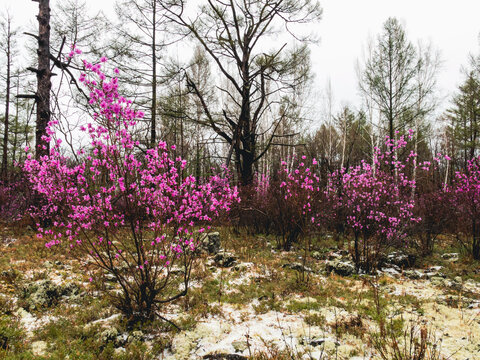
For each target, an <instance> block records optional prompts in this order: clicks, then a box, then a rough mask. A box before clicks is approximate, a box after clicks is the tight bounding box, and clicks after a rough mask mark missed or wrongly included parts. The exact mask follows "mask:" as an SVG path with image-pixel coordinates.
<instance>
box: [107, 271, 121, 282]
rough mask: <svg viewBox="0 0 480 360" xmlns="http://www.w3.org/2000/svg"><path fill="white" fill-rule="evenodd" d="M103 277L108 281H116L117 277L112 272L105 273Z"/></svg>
mask: <svg viewBox="0 0 480 360" xmlns="http://www.w3.org/2000/svg"><path fill="white" fill-rule="evenodd" d="M104 277H105V280H106V281H110V282H117V281H118V280H117V277H116V276H115V275H113V274H112V273H106V274H105V275H104Z"/></svg>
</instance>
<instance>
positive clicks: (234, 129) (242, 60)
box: [161, 0, 322, 185]
mask: <svg viewBox="0 0 480 360" xmlns="http://www.w3.org/2000/svg"><path fill="white" fill-rule="evenodd" d="M161 4H162V7H163V9H164V10H165V14H166V16H167V17H168V19H169V20H170V21H171V22H173V23H174V24H176V25H177V26H178V27H177V28H178V30H179V32H180V33H181V34H182V35H185V36H186V35H190V36H191V37H192V38H193V39H194V40H195V41H197V42H198V43H199V44H200V45H201V46H202V47H203V48H204V49H205V51H206V52H207V54H208V55H209V56H210V58H211V59H212V60H213V63H214V64H215V65H216V67H217V70H218V75H219V77H220V80H219V83H220V85H218V88H219V91H220V93H221V94H223V96H225V97H226V98H227V99H228V101H227V102H224V103H223V105H222V108H221V109H219V110H218V111H217V109H215V108H214V107H212V106H211V105H210V104H209V103H208V102H207V101H206V100H205V97H204V94H203V93H202V91H201V89H200V88H199V87H198V84H197V83H196V82H195V81H194V80H193V79H192V78H191V77H188V76H187V84H188V86H189V88H190V89H191V91H193V92H194V93H195V94H196V96H197V97H198V98H199V99H200V102H201V104H202V107H203V112H204V113H205V115H206V120H205V121H203V122H202V124H203V125H206V126H208V127H210V128H211V129H213V130H214V131H215V132H216V133H217V134H218V135H219V136H220V137H221V138H223V140H224V141H225V142H226V143H227V144H228V146H229V149H230V150H229V152H228V155H227V163H229V162H230V160H231V159H232V158H233V159H234V163H235V167H236V172H237V175H238V178H239V181H240V182H241V183H242V184H243V185H248V184H250V183H251V182H252V181H253V175H254V164H255V163H256V162H257V161H258V160H259V159H260V158H261V157H262V156H264V155H265V153H266V152H267V151H268V149H269V148H270V146H271V144H272V143H273V140H274V139H275V138H276V136H278V134H277V129H278V126H279V124H280V121H281V116H280V117H277V118H276V119H274V120H273V122H272V123H271V124H270V126H269V131H268V134H262V131H261V130H260V123H261V119H262V118H263V117H264V115H265V114H266V113H267V112H268V111H270V110H272V109H273V108H274V107H275V105H277V104H278V102H279V100H280V99H281V97H282V95H285V94H286V93H289V91H291V89H294V88H295V87H297V86H298V84H300V83H302V82H305V81H307V80H308V78H309V73H306V72H305V73H302V74H299V73H298V71H296V70H298V68H299V66H298V64H299V63H302V62H306V61H308V60H309V51H308V48H307V45H306V43H305V42H307V41H309V40H312V37H311V36H300V35H298V34H296V35H295V34H293V33H292V32H291V27H293V26H294V24H297V25H298V24H308V23H311V22H314V21H317V20H319V19H320V17H321V13H322V10H321V8H320V5H319V3H318V2H317V1H310V0H300V1H299V0H249V1H239V0H231V1H218V0H207V1H205V2H203V3H202V6H201V7H200V11H199V12H198V13H197V14H196V15H195V16H193V17H192V16H191V15H188V11H186V5H185V1H173V0H171V1H163V2H162V3H161ZM279 34H283V35H289V34H290V35H292V37H293V38H294V39H297V40H301V41H304V43H303V44H302V46H297V47H295V48H293V49H291V50H287V46H286V45H287V44H286V43H280V44H279V45H277V46H271V50H269V51H267V50H266V48H267V47H268V46H269V45H268V44H274V42H273V41H272V39H273V38H275V36H277V35H279ZM284 38H286V36H285V37H283V39H284ZM269 41H270V43H269ZM262 136H265V137H266V140H265V146H263V148H262V149H261V150H260V151H259V149H258V148H257V142H258V141H259V139H260V138H261V137H262Z"/></svg>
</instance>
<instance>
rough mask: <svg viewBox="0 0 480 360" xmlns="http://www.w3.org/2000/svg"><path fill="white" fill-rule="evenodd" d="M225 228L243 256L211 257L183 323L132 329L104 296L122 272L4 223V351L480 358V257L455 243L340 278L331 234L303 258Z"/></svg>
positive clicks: (182, 311) (178, 318) (0, 349)
mask: <svg viewBox="0 0 480 360" xmlns="http://www.w3.org/2000/svg"><path fill="white" fill-rule="evenodd" d="M220 235H221V239H222V246H223V248H225V249H226V250H228V251H229V252H231V254H233V256H234V257H235V258H236V259H235V260H236V261H235V262H234V263H232V264H228V267H226V266H219V264H218V263H215V261H214V258H213V257H212V256H208V255H207V254H205V255H203V256H202V257H201V258H200V259H199V260H198V261H197V265H196V267H195V270H194V272H193V274H192V280H191V288H190V290H189V292H188V295H187V296H186V297H184V298H181V299H179V300H178V301H176V302H175V303H172V304H169V305H168V306H166V307H165V309H164V316H165V317H166V318H168V319H170V320H172V321H173V322H175V323H176V324H177V325H178V326H179V327H180V328H181V329H182V330H181V331H180V330H176V329H174V328H173V327H171V326H169V325H168V324H167V323H165V322H163V321H160V320H158V321H155V322H152V323H149V324H144V325H142V326H138V327H137V328H135V329H128V330H127V327H126V324H125V320H124V319H123V317H122V316H121V315H120V314H119V313H118V310H116V309H115V308H114V307H112V306H111V305H110V304H109V301H108V297H107V296H106V294H107V293H108V291H112V290H114V289H115V288H116V286H117V285H116V284H115V283H114V282H108V283H103V284H98V283H95V282H93V283H90V282H89V275H88V274H87V272H86V271H85V268H84V266H85V264H83V263H82V262H80V261H78V260H75V259H71V258H69V257H68V256H66V255H65V254H63V253H61V252H59V251H56V250H51V249H50V250H49V249H47V248H45V246H44V242H43V241H41V240H39V239H36V237H35V235H34V233H33V232H31V231H30V230H28V229H27V228H23V229H19V228H16V229H12V228H9V227H2V228H1V230H0V247H1V254H2V255H1V257H0V358H2V357H3V358H5V359H70V360H73V359H172V360H173V359H219V360H221V359H226V360H237V359H352V360H360V359H399V360H400V359H405V360H406V359H429V360H430V359H459V360H467V359H469V360H475V359H480V266H479V264H478V263H475V262H473V261H471V260H469V258H468V257H467V256H464V255H463V254H462V253H461V252H460V253H459V254H458V255H457V254H453V255H447V256H445V253H452V252H458V251H456V250H457V249H455V248H449V247H444V248H442V249H436V250H435V253H434V254H433V255H432V256H430V257H428V258H426V259H422V260H421V261H417V263H416V264H415V266H414V267H413V268H411V269H408V270H405V269H402V268H401V267H398V266H396V265H393V264H392V266H391V267H387V268H385V269H383V271H382V272H379V273H378V274H377V275H376V276H367V275H356V274H350V275H348V276H347V275H346V274H345V276H342V275H338V274H336V273H335V271H336V270H335V269H334V271H332V272H331V273H328V272H327V271H326V269H329V270H331V268H332V266H331V265H332V264H333V263H336V264H339V263H340V264H341V263H342V261H344V260H341V257H342V256H345V252H342V251H339V250H338V249H336V248H335V246H334V243H333V241H332V240H331V239H330V238H328V237H325V238H321V239H318V240H316V241H314V242H313V245H312V246H313V250H312V251H311V252H310V253H309V255H308V256H307V261H306V262H305V263H303V258H302V255H303V252H302V251H300V250H298V251H291V252H281V251H278V250H276V246H275V241H274V239H273V238H269V237H263V236H249V235H232V234H231V233H230V232H228V231H227V230H226V229H223V230H222V231H221V234H220ZM342 254H343V255H342ZM442 255H443V257H442ZM345 262H347V260H345ZM223 265H226V264H223ZM329 267H330V268H329ZM337 272H339V273H342V271H337ZM42 291H43V294H42ZM42 296H43V297H42ZM415 353H417V357H415ZM419 353H423V355H424V357H421V355H422V354H420V356H418V354H419Z"/></svg>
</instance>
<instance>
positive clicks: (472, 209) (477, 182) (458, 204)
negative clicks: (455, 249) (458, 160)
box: [453, 156, 480, 260]
mask: <svg viewBox="0 0 480 360" xmlns="http://www.w3.org/2000/svg"><path fill="white" fill-rule="evenodd" d="M453 191H454V192H455V208H456V211H457V218H456V220H457V225H458V226H459V227H460V229H458V230H459V234H458V236H457V238H458V239H459V240H460V242H461V243H462V244H463V245H464V246H465V247H466V248H467V249H468V250H469V251H470V253H471V254H472V256H473V258H474V259H475V260H480V156H478V157H476V158H473V159H471V160H469V161H468V164H467V169H466V171H465V172H456V173H455V180H454V185H453ZM462 235H466V237H467V239H462Z"/></svg>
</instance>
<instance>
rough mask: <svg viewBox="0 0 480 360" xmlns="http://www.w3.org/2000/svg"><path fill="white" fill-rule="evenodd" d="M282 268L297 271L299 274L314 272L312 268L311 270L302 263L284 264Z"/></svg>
mask: <svg viewBox="0 0 480 360" xmlns="http://www.w3.org/2000/svg"><path fill="white" fill-rule="evenodd" d="M282 268H284V269H291V270H296V271H299V272H308V273H311V272H313V270H312V269H311V268H309V267H308V266H304V265H303V264H301V263H291V264H283V265H282Z"/></svg>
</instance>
